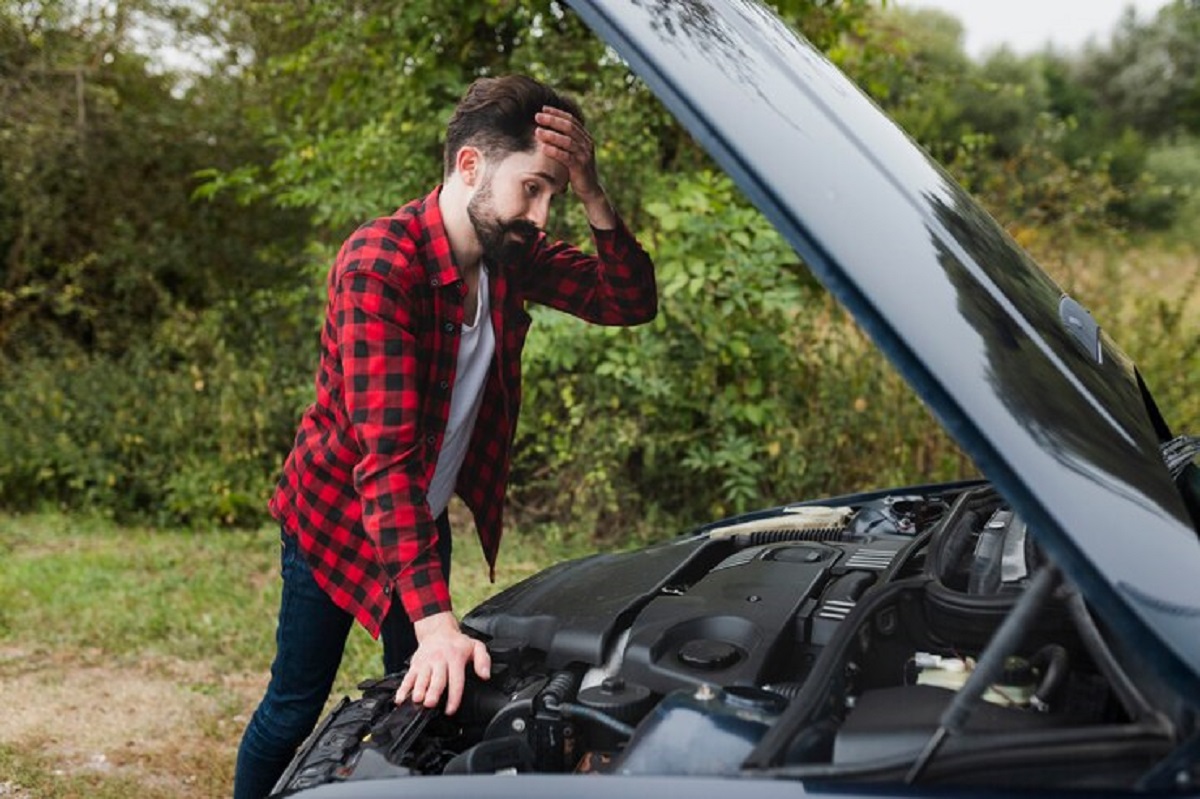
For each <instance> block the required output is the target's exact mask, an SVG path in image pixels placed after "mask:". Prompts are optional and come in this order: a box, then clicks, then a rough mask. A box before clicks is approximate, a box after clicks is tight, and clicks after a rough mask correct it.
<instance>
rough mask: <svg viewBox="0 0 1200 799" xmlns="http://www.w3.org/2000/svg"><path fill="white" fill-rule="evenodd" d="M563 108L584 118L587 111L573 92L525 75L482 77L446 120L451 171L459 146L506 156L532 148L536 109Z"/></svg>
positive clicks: (486, 154) (487, 155) (447, 159)
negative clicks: (584, 111)
mask: <svg viewBox="0 0 1200 799" xmlns="http://www.w3.org/2000/svg"><path fill="white" fill-rule="evenodd" d="M547 105H548V106H550V107H552V108H558V109H561V110H563V111H566V112H567V113H568V114H571V115H572V116H574V117H575V118H576V119H578V120H579V122H580V124H583V121H584V120H583V112H582V111H581V110H580V109H579V105H578V104H577V103H576V102H575V101H574V100H572V99H571V98H570V97H567V96H565V95H562V94H559V93H558V92H556V91H554V90H553V89H551V88H550V87H548V86H546V85H544V84H542V83H539V82H538V81H536V80H534V79H533V78H530V77H526V76H525V75H504V76H502V77H498V78H479V79H478V80H476V81H475V82H474V83H472V84H471V85H470V86H469V87H467V92H466V94H464V95H463V98H462V99H461V100H459V102H458V106H457V107H456V108H455V109H454V115H453V116H451V117H450V123H449V124H448V125H447V126H446V152H445V170H446V177H450V175H451V174H452V173H453V172H454V164H455V160H456V158H457V156H458V151H459V150H460V149H462V148H463V147H465V146H467V145H470V146H472V147H478V148H479V149H480V150H481V151H482V152H483V155H484V157H485V158H488V159H489V160H491V159H493V158H495V159H501V158H503V157H504V156H506V155H508V154H510V153H523V152H528V151H530V150H532V149H533V146H534V142H533V131H534V128H535V127H536V126H537V123H535V122H534V119H533V115H534V114H536V113H537V112H538V111H541V110H542V106H547Z"/></svg>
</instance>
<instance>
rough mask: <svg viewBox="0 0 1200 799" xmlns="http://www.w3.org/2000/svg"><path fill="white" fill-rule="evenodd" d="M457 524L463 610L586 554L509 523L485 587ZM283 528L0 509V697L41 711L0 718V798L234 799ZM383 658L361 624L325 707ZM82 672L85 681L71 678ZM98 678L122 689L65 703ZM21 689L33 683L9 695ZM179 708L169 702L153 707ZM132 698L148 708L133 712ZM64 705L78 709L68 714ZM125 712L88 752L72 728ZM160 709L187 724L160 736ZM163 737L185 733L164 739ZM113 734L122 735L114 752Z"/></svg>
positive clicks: (456, 590) (457, 583)
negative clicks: (492, 579) (160, 525)
mask: <svg viewBox="0 0 1200 799" xmlns="http://www.w3.org/2000/svg"><path fill="white" fill-rule="evenodd" d="M456 531H457V532H456V534H455V565H454V582H453V586H452V593H453V595H454V600H455V606H456V607H457V608H459V609H460V613H461V612H462V611H465V610H466V609H469V608H470V607H472V606H474V605H475V604H478V603H479V602H480V601H482V599H484V598H485V597H486V596H488V595H490V594H492V593H494V592H495V591H496V590H499V589H501V588H503V587H506V586H508V585H511V584H512V583H515V582H517V581H519V580H520V579H522V578H524V577H526V576H528V575H529V574H532V573H534V572H536V571H538V570H539V569H541V568H543V567H544V566H545V565H548V564H549V563H551V562H555V561H558V560H561V559H564V558H568V557H575V556H579V555H582V554H584V553H585V551H586V549H587V544H586V543H584V542H581V541H579V540H577V539H574V538H572V537H571V536H564V535H561V534H553V533H554V532H555V531H551V533H552V534H550V535H545V536H542V535H533V534H529V533H526V534H521V533H520V532H519V531H510V533H509V535H508V537H507V538H506V540H505V545H504V548H503V552H502V556H501V563H500V568H499V569H498V574H497V584H496V585H492V584H490V583H489V582H488V578H487V569H486V567H485V565H484V563H483V558H482V555H481V553H480V551H479V546H478V544H477V543H476V541H475V540H474V536H473V532H472V531H471V530H470V529H469V525H467V524H458V525H456ZM278 536H279V533H278V531H277V530H276V529H274V528H265V529H259V530H253V531H236V532H229V531H224V532H216V531H213V532H194V531H181V530H158V529H152V528H146V527H122V526H119V525H116V524H113V523H112V522H110V521H107V520H104V519H99V518H81V517H77V516H65V515H61V514H56V513H43V514H35V515H26V516H11V515H0V597H3V602H2V603H0V680H2V681H3V683H4V684H6V686H7V689H8V690H6V691H4V693H2V694H0V696H3V700H4V701H5V702H6V703H8V705H9V707H12V705H11V703H13V702H14V700H17V701H18V702H19V704H20V706H21V708H22V710H23V712H25V713H26V715H29V714H34V715H33V717H32V718H30V719H26V721H25V722H24V726H19V724H20V722H18V726H17V728H16V729H17V732H16V733H12V735H11V736H6V735H5V732H6V726H5V723H4V722H0V795H9V796H13V797H14V799H26V797H27V796H28V797H34V796H36V797H51V799H54V798H57V797H74V796H88V797H109V796H112V797H118V796H119V797H128V796H135V795H136V796H148V797H157V796H187V797H192V796H195V797H202V796H225V795H228V792H229V787H230V786H229V781H230V779H231V775H232V764H233V758H234V753H235V751H236V747H237V742H238V740H239V738H240V735H241V730H242V729H243V727H244V724H245V720H246V718H248V716H249V713H250V712H251V711H252V710H253V706H254V704H256V702H257V700H258V698H259V696H260V695H261V691H262V689H263V688H264V687H265V684H266V679H267V674H268V669H269V666H270V660H271V658H272V656H273V654H274V624H275V616H276V613H277V611H278V601H279V589H280V584H279V577H278V550H279V544H278ZM381 651H382V649H381V647H380V645H379V644H378V643H377V642H376V641H373V640H372V639H371V638H370V636H369V635H367V634H366V632H365V631H364V630H363V629H362V628H361V627H359V626H357V625H356V626H355V628H354V632H353V633H352V634H351V636H350V640H349V641H348V643H347V649H346V656H345V658H344V659H343V663H342V668H341V671H340V673H339V676H338V681H337V684H336V686H335V688H334V692H333V697H332V699H331V701H333V700H336V698H337V697H340V696H341V695H342V694H351V695H353V694H355V688H354V686H355V685H356V684H357V683H358V682H359V681H360V680H362V679H364V678H367V677H372V676H377V675H378V674H379V673H380V671H381V669H382V664H381ZM85 674H89V675H92V679H93V682H91V683H87V684H86V687H78V688H70V687H69V686H73V685H76V684H77V683H78V681H79V680H82V679H83V677H82V676H81V675H85ZM97 675H99V676H97ZM96 680H99V682H100V685H102V686H103V685H107V686H108V688H109V690H110V691H112V692H117V694H118V695H116V696H114V697H110V698H108V699H106V700H104V701H98V702H96V703H91V702H89V701H88V700H87V699H85V698H80V699H78V700H77V701H72V700H71V699H70V697H71V694H72V691H73V690H74V691H78V692H81V693H91V692H94V691H97V690H100V689H98V688H97V687H96V682H95V681H96ZM73 681H74V682H73ZM78 684H79V685H80V686H83V684H82V683H78ZM118 684H119V685H118ZM64 685H65V686H68V689H67V690H66V691H63V690H61V689H62V687H63V686H64ZM18 686H34V687H33V688H30V689H26V690H24V692H23V693H22V694H21V695H20V696H19V697H14V696H11V695H8V694H9V692H10V691H13V690H20V689H19V687H18ZM131 691H132V692H133V693H134V694H135V695H133V696H127V695H126V694H128V693H129V692H131ZM139 691H144V693H145V695H144V696H137V695H136V694H137V693H138V692H139ZM64 693H65V695H66V696H67V697H68V698H67V699H63V696H62V695H63V694H64ZM64 701H65V702H67V703H68V704H67V705H65V706H63V705H61V703H62V702H64ZM173 702H178V703H179V706H178V708H176V707H170V706H164V707H158V708H155V707H152V706H153V705H155V704H166V705H170V704H171V703H173ZM55 703H59V704H55ZM106 703H107V704H108V707H107V708H106V707H105V705H106ZM42 704H44V705H45V707H41V708H40V709H39V707H40V705H42ZM140 706H147V707H145V708H144V710H145V712H147V713H148V714H150V715H148V716H147V717H145V718H141V717H138V716H136V713H137V712H139V708H140ZM64 707H65V708H66V709H67V710H68V711H69V712H70V713H74V714H76V717H74V718H69V719H64V718H63V717H62V716H63V710H64ZM122 708H124V709H129V712H131V713H134V714H135V716H134V718H135V720H134V721H133V722H132V723H131V724H129V725H126V726H120V725H117V726H116V727H115V731H111V732H109V733H108V735H107V737H105V736H101V737H100V739H99V740H96V741H91V742H90V743H88V744H87V745H85V744H84V743H83V739H84V738H85V737H86V736H81V735H78V734H76V733H74V732H73V730H78V729H81V725H88V724H91V725H92V726H93V727H96V726H98V725H102V724H104V723H106V722H107V723H110V724H111V723H114V722H113V720H112V719H108V720H106V719H104V718H103V716H104V714H105V713H110V714H111V713H116V712H117V710H118V709H122ZM38 713H44V718H41V717H39V716H37V714H38ZM156 713H157V714H159V715H169V714H172V713H177V714H179V715H180V716H181V718H183V717H186V719H187V721H186V724H185V725H182V726H181V727H180V728H179V729H176V730H174V731H173V732H165V733H164V732H163V730H164V729H166V728H164V727H163V726H162V724H163V723H164V719H162V718H159V717H157V716H155V715H154V714H156ZM92 715H95V716H96V718H92ZM90 718H91V719H92V720H91V721H90V722H89V721H88V719H90ZM8 725H9V732H11V727H12V725H13V722H12V721H11V720H10V721H9V722H8ZM127 727H128V728H127ZM142 735H145V736H146V739H145V740H141V739H139V736H142ZM9 737H12V738H15V740H10V739H9ZM171 737H176V738H177V739H178V740H175V741H174V742H169V741H164V740H162V739H163V738H171ZM109 738H119V739H124V738H128V739H129V740H128V741H123V740H117V741H113V742H112V746H109V742H108V739H109ZM122 753H123V754H122ZM96 763H100V764H101V765H102V766H103V768H94V767H93V766H95V764H96ZM6 789H7V790H9V791H10V792H9V793H7V794H6V793H5V790H6ZM13 791H16V792H15V793H13ZM20 791H24V792H25V793H21V792H20Z"/></svg>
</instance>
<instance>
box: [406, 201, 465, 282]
mask: <svg viewBox="0 0 1200 799" xmlns="http://www.w3.org/2000/svg"><path fill="white" fill-rule="evenodd" d="M441 191H442V187H441V184H438V185H437V186H435V187H434V189H433V191H431V192H429V194H428V195H426V197H425V199H424V200H422V201H421V207H420V209H419V210H418V212H417V216H418V219H420V222H421V226H422V227H423V228H424V230H425V239H424V242H423V243H422V245H421V254H422V255H423V256H424V261H425V264H426V273H427V274H428V280H429V285H431V286H433V287H434V288H437V287H439V286H448V285H450V284H451V283H454V282H455V281H458V280H461V279H462V275H461V274H459V271H458V265H457V264H455V263H454V253H453V251H452V250H451V249H450V237H449V236H447V235H446V225H445V223H444V222H443V220H442V211H441V209H440V208H438V197H439V195H440V194H441Z"/></svg>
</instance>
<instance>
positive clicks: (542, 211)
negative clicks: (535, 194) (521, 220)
mask: <svg viewBox="0 0 1200 799" xmlns="http://www.w3.org/2000/svg"><path fill="white" fill-rule="evenodd" d="M525 218H526V219H527V220H529V221H530V222H532V223H533V224H534V225H536V226H537V229H538V230H545V229H546V224H547V223H548V222H549V221H550V200H549V199H546V200H541V199H539V200H535V201H534V202H533V203H532V204H531V205H530V206H529V210H528V212H527V213H526V214H525Z"/></svg>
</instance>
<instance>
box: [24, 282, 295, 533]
mask: <svg viewBox="0 0 1200 799" xmlns="http://www.w3.org/2000/svg"><path fill="white" fill-rule="evenodd" d="M312 301H313V298H312V296H311V294H308V295H307V296H304V295H299V296H295V297H291V298H289V297H286V296H280V295H275V294H272V293H269V292H260V293H256V294H254V295H251V296H249V297H245V298H241V299H236V298H231V299H229V300H227V301H226V302H225V303H223V304H221V305H219V306H215V307H213V308H210V309H208V310H206V311H204V312H199V313H197V312H192V311H189V310H186V309H180V310H178V311H177V312H176V313H175V314H174V315H172V316H171V317H170V318H169V319H167V320H165V321H164V322H163V323H161V324H160V325H159V326H158V328H157V329H156V331H155V335H154V336H152V337H151V338H150V339H149V340H148V341H147V342H143V343H139V344H138V345H137V346H135V347H133V348H131V349H130V350H128V351H127V352H125V353H123V354H121V355H119V356H118V355H104V354H97V353H88V352H86V351H83V350H82V349H80V348H78V347H75V346H69V345H63V346H62V347H61V348H60V349H59V350H58V351H56V352H54V353H51V354H49V357H39V358H26V359H24V360H23V361H21V362H20V363H16V362H12V361H10V362H8V363H6V364H3V366H4V368H3V369H2V370H0V450H2V451H4V452H5V453H6V457H5V458H4V459H3V460H2V461H0V497H2V498H3V504H4V506H5V507H8V508H10V509H34V508H39V507H60V508H66V509H73V510H94V511H99V512H101V513H105V514H109V515H112V516H115V517H117V518H138V517H149V518H151V519H154V520H156V521H159V522H162V523H181V522H182V523H189V524H195V525H197V526H199V525H208V524H214V523H215V524H226V525H245V524H248V523H256V522H259V521H261V520H263V519H264V518H265V511H266V499H267V491H268V490H269V488H270V487H271V486H272V485H273V483H274V476H275V475H276V473H277V471H278V468H279V463H280V462H281V461H282V458H283V455H284V454H285V453H286V443H287V442H288V441H290V439H291V436H292V434H293V432H294V429H295V423H296V420H297V419H298V417H299V410H300V409H301V408H302V406H303V404H304V402H305V401H306V398H307V395H308V391H307V390H306V387H305V389H301V388H300V387H299V386H297V385H296V383H295V378H296V375H298V374H302V373H303V372H304V371H306V370H305V369H304V367H303V366H302V365H301V364H307V361H308V358H309V348H310V345H311V339H310V332H311V329H312V322H311V319H310V318H309V317H308V315H307V306H308V305H309V304H311V302H312ZM289 302H290V303H291V304H290V305H289ZM300 303H303V305H301V304H300ZM301 308H303V309H304V312H301V311H300V310H299V309H301ZM254 341H258V342H262V344H263V345H264V346H259V347H257V348H255V347H253V346H247V342H254Z"/></svg>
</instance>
